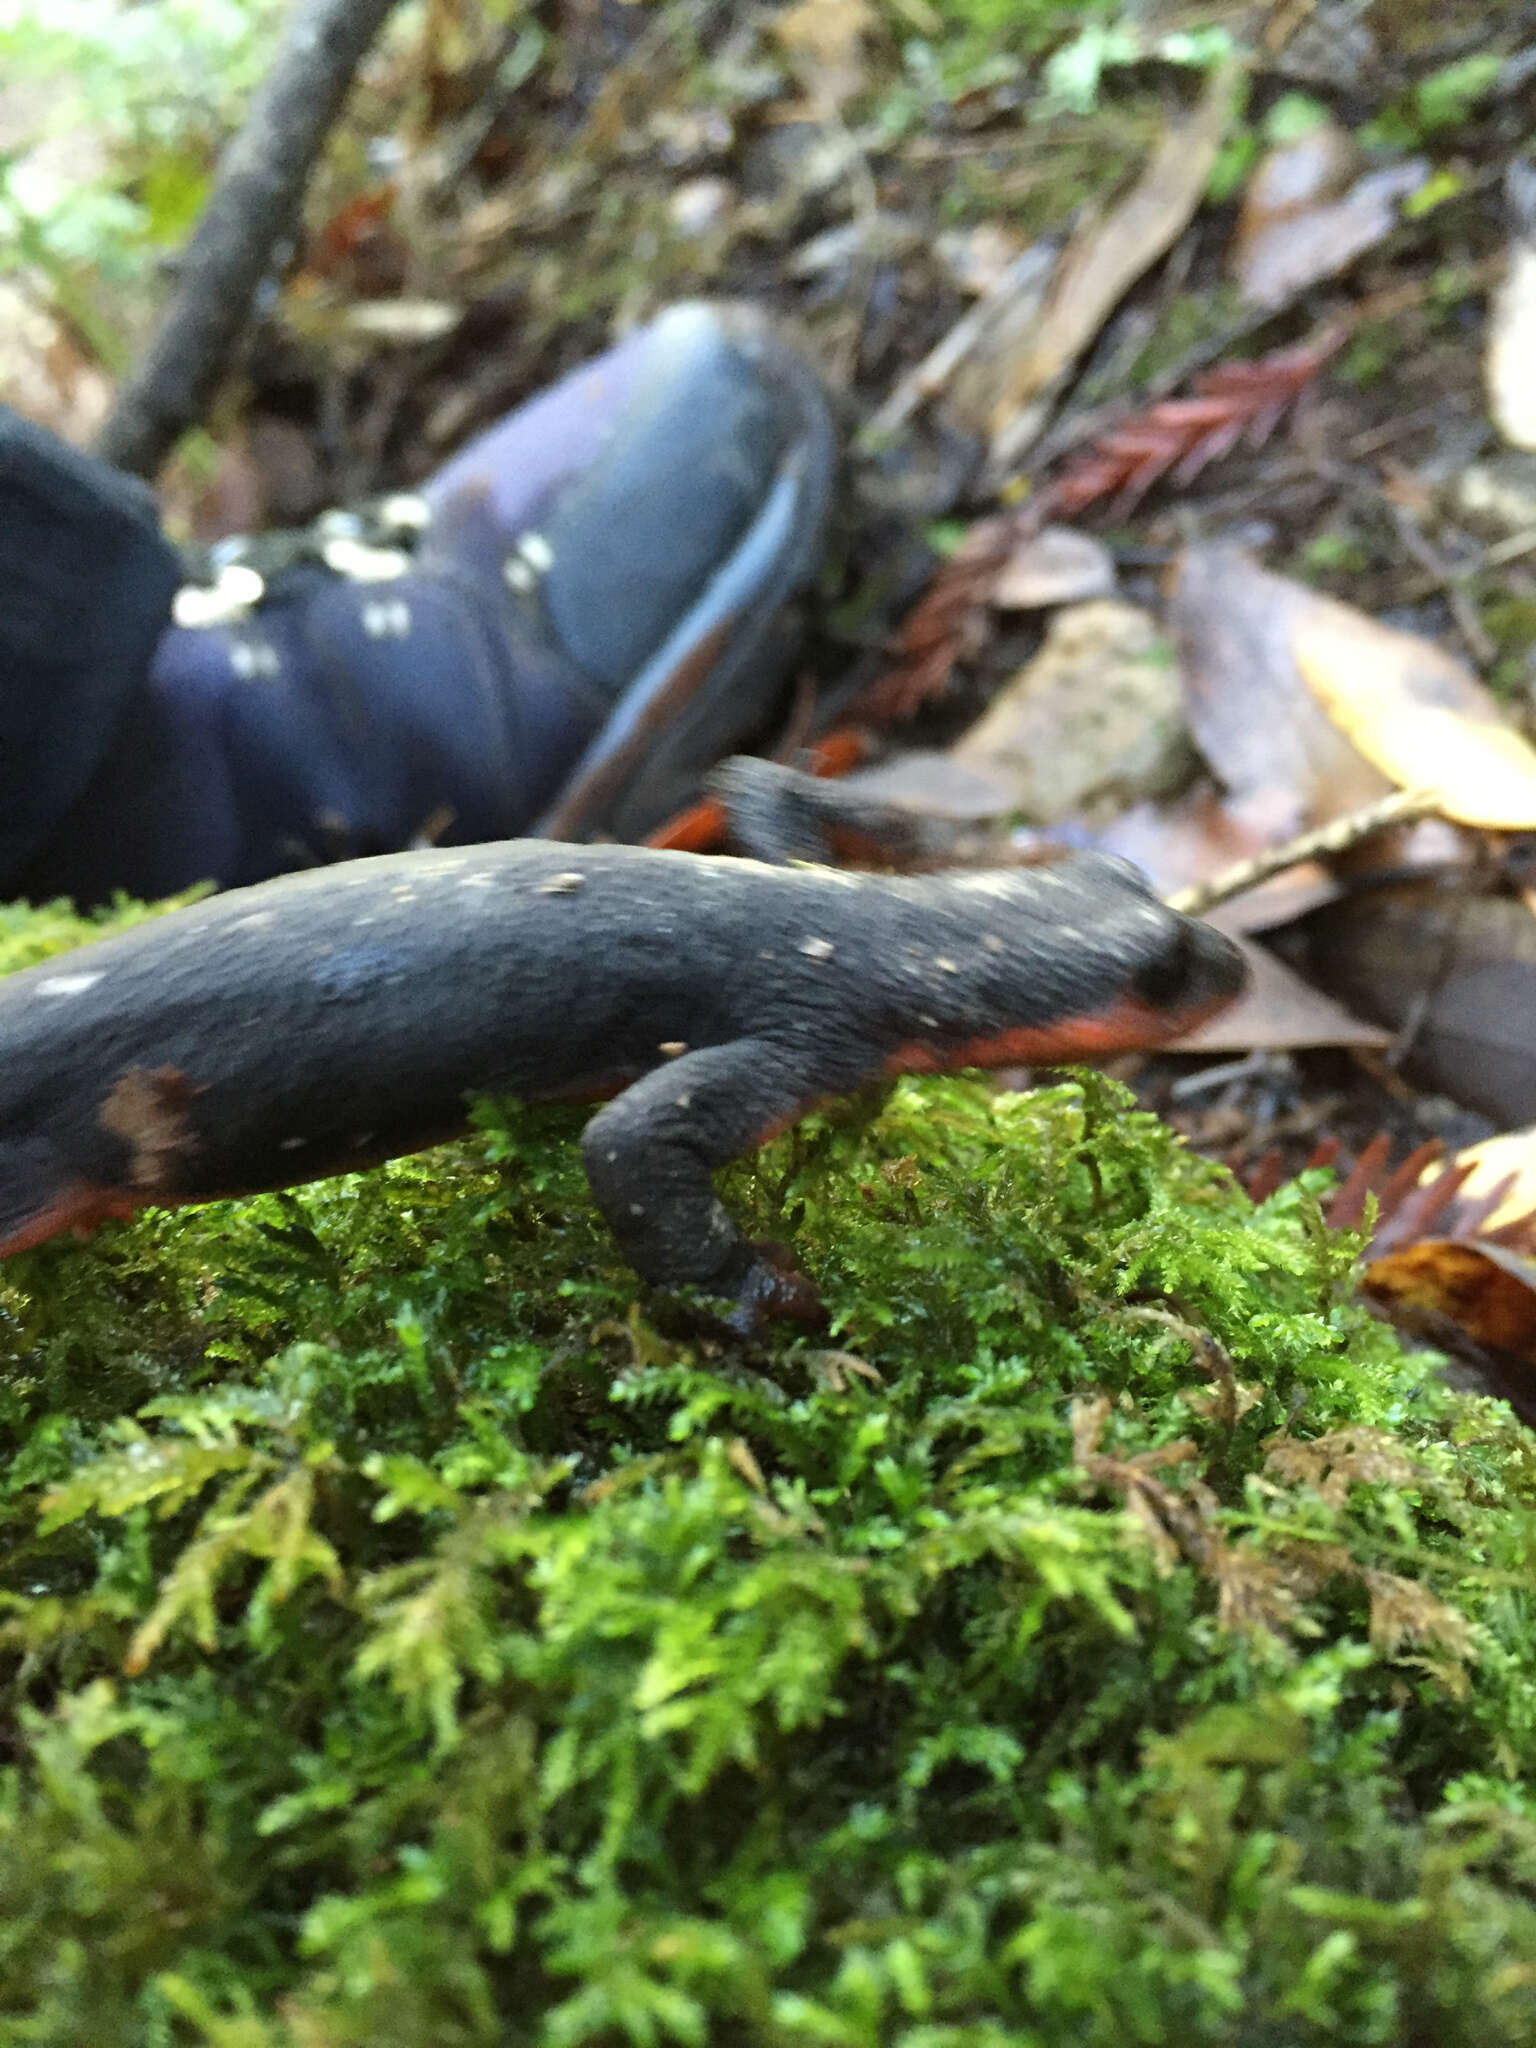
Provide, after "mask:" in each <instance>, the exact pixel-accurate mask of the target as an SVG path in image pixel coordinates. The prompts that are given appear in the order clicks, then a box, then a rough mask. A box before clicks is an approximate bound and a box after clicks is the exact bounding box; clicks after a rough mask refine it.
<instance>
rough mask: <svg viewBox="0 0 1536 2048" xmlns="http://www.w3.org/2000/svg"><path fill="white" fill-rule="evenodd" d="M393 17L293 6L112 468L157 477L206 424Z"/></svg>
mask: <svg viewBox="0 0 1536 2048" xmlns="http://www.w3.org/2000/svg"><path fill="white" fill-rule="evenodd" d="M393 5H394V0H296V4H295V6H294V8H293V11H292V13H291V14H290V15H289V16H288V18H287V21H286V22H285V24H284V27H283V37H282V41H281V43H280V45H279V47H278V52H277V56H276V59H275V60H274V62H273V65H272V68H271V70H270V71H269V72H268V73H267V75H266V77H265V78H264V79H263V80H262V82H261V84H260V85H259V86H258V87H257V89H256V93H255V96H254V97H253V99H252V101H251V108H250V112H249V114H248V115H247V116H246V120H245V125H244V126H243V127H242V129H241V130H240V133H239V134H238V135H237V136H236V137H235V139H234V141H233V142H232V143H231V144H230V146H229V148H228V149H227V150H226V151H225V153H224V156H223V158H222V159H221V161H220V163H219V168H218V171H217V173H216V174H215V177H214V183H213V190H212V191H211V193H210V194H209V196H208V203H207V205H206V206H205V207H204V208H203V212H202V217H201V219H200V220H199V221H198V223H197V226H196V227H195V228H194V229H193V231H192V236H191V239H190V241H189V242H188V243H187V246H186V249H185V251H184V252H183V255H182V259H181V264H180V274H179V276H178V279H177V284H176V291H175V296H174V297H173V298H172V300H171V304H170V307H169V309H168V310H167V312H166V315H165V319H164V320H163V321H162V323H161V326H160V331H159V333H158V334H157V335H156V336H155V338H154V340H153V341H152V342H151V343H150V345H149V348H148V349H147V351H146V352H145V355H144V359H143V361H142V362H141V363H140V364H139V367H138V369H137V370H136V371H135V372H134V374H133V375H132V376H131V377H130V378H129V379H128V381H127V383H126V384H125V385H124V386H123V388H122V390H121V391H120V392H119V393H118V395H117V402H116V404H115V405H114V406H113V408H112V411H111V413H110V415H109V416H108V419H107V422H106V425H105V426H104V427H103V428H102V430H101V434H100V436H99V438H98V440H97V444H96V452H97V453H98V454H99V455H100V456H102V457H103V459H104V460H105V461H107V462H112V463H115V464H116V465H117V467H118V468H119V469H128V470H132V471H134V472H135V474H136V475H139V476H152V475H153V474H154V473H155V471H156V470H157V469H158V468H159V467H160V465H161V463H162V462H163V461H164V460H165V458H166V456H167V455H168V454H169V453H170V451H171V448H172V447H173V446H174V445H175V442H176V440H177V437H178V436H179V435H180V434H182V433H183V432H184V431H185V430H186V429H187V428H188V427H190V426H194V425H196V423H197V422H198V420H200V419H201V418H202V416H203V413H204V411H205V409H206V407H207V405H208V402H209V400H210V398H211V397H212V395H213V391H214V388H215V386H216V385H217V384H218V381H219V378H220V377H221V376H222V375H223V372H224V368H225V365H226V363H227V362H228V360H229V356H230V351H231V350H232V349H233V347H234V345H235V343H236V341H237V340H238V339H239V336H240V333H241V330H242V329H243V327H244V326H245V323H246V321H247V319H248V318H249V317H250V310H251V305H252V302H253V301H254V299H255V296H256V292H257V289H258V287H259V286H260V284H261V281H262V279H263V278H264V277H265V276H266V274H267V271H268V269H269V268H270V266H271V263H272V257H273V251H274V250H275V248H276V247H277V244H278V242H279V240H280V239H281V237H282V236H283V235H284V234H285V233H286V232H287V231H288V230H289V228H290V227H291V226H292V224H293V221H294V219H295V217H296V215H297V213H298V209H299V203H300V201H301V199H302V198H303V194H304V186H305V184H306V182H307V180H308V177H309V173H310V168H311V166H312V165H313V163H314V161H315V158H316V157H317V156H318V155H319V153H320V149H321V147H322V145H323V144H324V141H325V138H326V136H327V135H328V134H329V132H330V128H331V123H332V122H333V121H334V120H335V118H336V114H337V111H338V109H339V108H340V106H341V103H342V101H343V100H344V99H345V97H346V94H347V88H348V87H349V86H350V85H351V83H352V75H353V73H354V72H355V71H356V69H357V67H358V65H359V63H360V62H361V61H362V58H363V55H364V52H365V51H366V50H367V48H368V46H369V44H370V43H371V42H372V41H373V39H374V36H375V35H376V34H377V33H378V29H379V25H380V23H381V22H382V21H383V19H384V17H385V15H387V14H388V13H389V11H390V8H391V7H392V6H393Z"/></svg>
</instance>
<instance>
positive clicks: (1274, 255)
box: [1232, 122, 1429, 307]
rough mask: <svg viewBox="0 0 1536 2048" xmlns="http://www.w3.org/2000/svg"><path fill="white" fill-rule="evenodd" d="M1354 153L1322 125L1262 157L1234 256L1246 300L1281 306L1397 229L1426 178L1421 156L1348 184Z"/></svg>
mask: <svg viewBox="0 0 1536 2048" xmlns="http://www.w3.org/2000/svg"><path fill="white" fill-rule="evenodd" d="M1353 167H1354V149H1353V146H1352V144H1351V143H1350V140H1349V137H1348V136H1347V135H1346V134H1345V132H1344V131H1343V129H1341V128H1339V127H1337V126H1335V125H1334V124H1333V123H1332V122H1324V123H1323V124H1322V125H1320V126H1319V127H1317V128H1314V129H1313V130H1312V131H1311V132H1310V133H1309V134H1306V135H1302V136H1298V137H1297V138H1296V140H1295V141H1293V142H1287V143H1284V144H1282V145H1281V146H1280V147H1279V148H1277V149H1273V150H1271V151H1270V152H1269V154H1268V155H1267V156H1265V157H1264V158H1263V159H1262V161H1261V162H1260V164H1259V165H1258V168H1257V169H1256V170H1255V171H1254V173H1253V176H1252V178H1251V179H1250V180H1249V183H1248V189H1247V191H1246V193H1245V194H1244V197H1243V208H1242V213H1241V215H1240V216H1239V219H1238V226H1237V237H1236V240H1235V242H1234V244H1233V250H1232V269H1233V273H1234V275H1235V276H1236V279H1237V282H1238V285H1239V288H1240V289H1241V291H1242V294H1243V296H1244V298H1245V299H1247V300H1248V301H1249V302H1250V303H1251V304H1253V305H1256V306H1273V307H1278V306H1284V305H1288V304H1289V303H1290V301H1291V300H1292V299H1294V298H1296V297H1298V296H1299V294H1300V293H1302V292H1304V291H1305V290H1306V289H1307V287H1308V286H1309V285H1312V284H1315V283H1317V282H1318V280H1319V279H1321V278H1325V277H1332V276H1334V275H1335V274H1336V273H1337V272H1339V271H1340V270H1343V269H1344V268H1345V267H1346V265H1348V264H1350V263H1352V262H1353V261H1354V259H1355V258H1356V257H1357V256H1360V255H1362V254H1363V253H1364V252H1365V251H1366V250H1367V249H1370V248H1373V247H1374V246H1375V245H1376V243H1377V242H1379V241H1381V240H1382V238H1383V237H1384V236H1385V235H1387V234H1389V233H1390V232H1391V230H1392V229H1393V228H1394V227H1395V226H1396V225H1397V220H1398V208H1399V205H1400V204H1401V202H1402V201H1403V200H1404V199H1407V198H1410V197H1411V196H1412V195H1413V194H1414V193H1415V192H1417V191H1418V190H1419V188H1420V187H1421V186H1422V185H1423V184H1424V182H1425V180H1426V179H1427V178H1428V176H1429V165H1428V163H1427V162H1426V161H1425V159H1423V158H1422V157H1415V158H1414V159H1413V160H1412V161H1411V162H1408V163H1401V164H1389V165H1387V166H1385V167H1384V168H1382V169H1381V170H1376V171H1369V172H1367V173H1366V175H1365V176H1364V177H1362V178H1360V179H1358V180H1357V181H1356V182H1355V183H1354V184H1353V185H1349V183H1348V179H1349V175H1350V172H1351V170H1352V169H1353Z"/></svg>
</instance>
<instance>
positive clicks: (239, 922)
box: [235, 910, 272, 931]
mask: <svg viewBox="0 0 1536 2048" xmlns="http://www.w3.org/2000/svg"><path fill="white" fill-rule="evenodd" d="M271 922H272V913H271V911H270V910H252V911H249V912H248V913H247V914H246V915H245V916H244V917H239V918H236V920H235V927H236V929H237V930H239V931H244V930H245V928H246V926H247V925H252V924H270V923H271Z"/></svg>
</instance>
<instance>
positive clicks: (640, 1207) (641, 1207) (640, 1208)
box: [629, 1202, 645, 1216]
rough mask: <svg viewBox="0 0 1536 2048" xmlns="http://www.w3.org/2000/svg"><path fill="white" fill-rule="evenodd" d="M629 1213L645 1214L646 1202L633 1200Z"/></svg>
mask: <svg viewBox="0 0 1536 2048" xmlns="http://www.w3.org/2000/svg"><path fill="white" fill-rule="evenodd" d="M629 1213H630V1215H631V1216H643V1215H644V1214H645V1204H644V1202H631V1203H630V1205H629Z"/></svg>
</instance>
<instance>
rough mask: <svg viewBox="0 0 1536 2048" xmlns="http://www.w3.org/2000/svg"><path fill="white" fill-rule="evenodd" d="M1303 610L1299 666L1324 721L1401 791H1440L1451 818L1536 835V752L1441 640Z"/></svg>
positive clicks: (1298, 624)
mask: <svg viewBox="0 0 1536 2048" xmlns="http://www.w3.org/2000/svg"><path fill="white" fill-rule="evenodd" d="M1306 596H1307V598H1308V599H1309V600H1310V601H1309V602H1307V603H1304V604H1298V605H1296V606H1295V607H1294V610H1293V618H1292V647H1293V651H1294V654H1295V659H1296V666H1297V668H1298V670H1299V671H1300V673H1301V676H1302V678H1303V679H1304V681H1305V682H1306V684H1307V687H1308V688H1309V689H1310V690H1311V692H1312V695H1313V696H1314V697H1315V698H1316V700H1317V702H1318V703H1319V704H1320V705H1321V706H1322V708H1323V710H1324V712H1325V713H1326V714H1327V715H1328V717H1329V718H1330V719H1331V720H1332V721H1333V723H1334V724H1335V725H1336V726H1337V727H1338V729H1339V730H1340V731H1341V732H1343V733H1345V734H1347V735H1348V737H1349V739H1350V740H1351V741H1352V742H1353V743H1354V745H1355V746H1356V747H1357V748H1358V749H1359V751H1360V752H1361V754H1363V755H1364V756H1365V758H1366V759H1367V760H1368V761H1370V762H1372V763H1373V764H1374V766H1375V767H1377V768H1378V769H1379V770H1380V771H1381V772H1382V774H1383V775H1386V776H1388V777H1389V778H1390V779H1391V780H1392V781H1393V782H1395V783H1396V784H1397V785H1398V787H1399V788H1401V789H1432V790H1434V791H1435V793H1436V795H1437V797H1438V799H1439V802H1440V807H1441V809H1442V810H1443V811H1444V814H1445V816H1446V817H1448V818H1451V819H1454V820H1455V821H1456V823H1458V824H1461V825H1478V826H1482V827H1484V828H1485V829H1488V830H1493V831H1505V832H1529V831H1533V830H1536V748H1533V747H1532V746H1531V744H1530V742H1529V741H1528V740H1526V739H1523V738H1522V737H1521V735H1520V734H1519V733H1517V732H1516V731H1515V730H1514V728H1513V726H1511V725H1508V724H1507V723H1506V722H1505V720H1504V717H1503V714H1502V713H1501V712H1500V710H1499V707H1498V704H1497V703H1496V701H1495V700H1494V698H1493V696H1492V695H1491V694H1490V692H1489V691H1487V690H1486V689H1485V688H1484V687H1483V685H1482V684H1481V683H1480V682H1479V681H1478V680H1477V678H1476V677H1475V676H1474V675H1473V674H1472V673H1471V671H1470V670H1469V669H1466V668H1464V667H1463V666H1462V664H1461V663H1460V662H1459V661H1457V660H1455V659H1454V658H1453V657H1452V656H1451V655H1449V654H1447V653H1446V652H1445V651H1444V649H1443V648H1440V647H1437V646H1436V645H1435V644H1434V642H1433V641H1432V640H1424V639H1421V638H1420V637H1419V636H1418V635H1417V634H1415V633H1404V632H1401V631H1399V629H1398V628H1397V627H1395V626H1384V625H1382V624H1380V623H1379V621H1377V620H1375V619H1372V618H1370V617H1368V616H1367V615H1366V614H1365V613H1364V612H1357V611H1355V610H1354V609H1353V608H1352V607H1351V606H1349V605H1345V604H1339V603H1337V602H1335V600H1334V599H1332V598H1327V597H1319V596H1317V595H1315V594H1314V593H1311V592H1308V593H1306Z"/></svg>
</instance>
